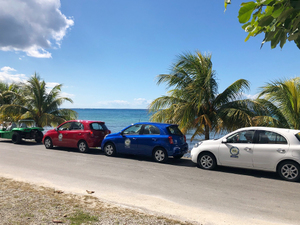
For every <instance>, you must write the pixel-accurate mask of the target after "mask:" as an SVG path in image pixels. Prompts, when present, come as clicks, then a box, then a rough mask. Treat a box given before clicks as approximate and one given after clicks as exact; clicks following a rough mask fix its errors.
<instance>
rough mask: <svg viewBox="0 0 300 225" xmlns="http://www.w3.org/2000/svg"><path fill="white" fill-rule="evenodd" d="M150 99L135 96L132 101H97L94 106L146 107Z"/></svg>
mask: <svg viewBox="0 0 300 225" xmlns="http://www.w3.org/2000/svg"><path fill="white" fill-rule="evenodd" d="M150 102H151V100H146V99H144V98H135V99H133V101H124V100H112V101H99V102H97V104H96V105H95V107H102V108H136V109H138V108H140V109H142V108H147V107H148V105H149V104H150Z"/></svg>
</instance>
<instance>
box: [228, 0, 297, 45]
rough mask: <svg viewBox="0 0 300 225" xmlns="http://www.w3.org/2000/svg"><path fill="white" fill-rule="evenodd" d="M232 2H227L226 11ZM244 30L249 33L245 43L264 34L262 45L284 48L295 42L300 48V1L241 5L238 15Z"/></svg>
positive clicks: (272, 0)
mask: <svg viewBox="0 0 300 225" xmlns="http://www.w3.org/2000/svg"><path fill="white" fill-rule="evenodd" d="M230 3H231V0H225V9H226V8H227V5H228V4H230ZM238 19H239V22H240V23H242V24H243V26H242V28H243V29H244V30H245V31H246V32H247V33H248V36H247V37H246V39H245V41H247V40H248V39H249V38H250V37H254V36H256V35H258V34H260V33H264V34H265V37H264V39H263V42H262V45H263V44H264V43H265V42H268V41H270V42H271V48H275V47H276V46H277V45H278V44H279V45H280V47H281V48H282V47H283V46H284V44H285V43H286V41H287V40H288V41H294V42H295V44H296V45H297V47H298V48H300V30H299V29H300V0H256V2H254V1H249V2H244V3H242V4H241V8H240V10H239V15H238Z"/></svg>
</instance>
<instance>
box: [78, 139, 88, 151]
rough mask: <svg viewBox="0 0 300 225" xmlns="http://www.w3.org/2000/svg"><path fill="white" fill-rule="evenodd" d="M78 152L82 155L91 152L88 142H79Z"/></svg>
mask: <svg viewBox="0 0 300 225" xmlns="http://www.w3.org/2000/svg"><path fill="white" fill-rule="evenodd" d="M78 150H79V151H80V152H82V153H85V152H88V151H89V146H88V145H87V143H86V141H79V142H78Z"/></svg>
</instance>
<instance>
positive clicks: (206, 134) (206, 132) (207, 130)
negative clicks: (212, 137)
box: [204, 125, 209, 140]
mask: <svg viewBox="0 0 300 225" xmlns="http://www.w3.org/2000/svg"><path fill="white" fill-rule="evenodd" d="M204 132H205V140H209V126H208V125H205V131H204Z"/></svg>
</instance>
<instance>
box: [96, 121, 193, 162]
mask: <svg viewBox="0 0 300 225" xmlns="http://www.w3.org/2000/svg"><path fill="white" fill-rule="evenodd" d="M101 148H102V149H103V150H104V153H105V154H106V155H107V156H114V155H116V154H117V153H125V154H133V155H145V156H152V157H153V159H154V160H155V161H157V162H166V161H167V159H168V157H169V156H173V157H174V158H177V159H179V158H181V157H182V156H183V155H184V154H185V153H187V151H188V144H187V143H186V139H185V136H184V135H183V134H182V133H181V131H180V130H179V128H178V125H174V124H166V123H151V122H144V123H135V124H133V125H131V126H128V127H126V128H124V129H123V130H122V131H120V132H118V133H114V134H109V135H107V136H106V137H105V139H104V140H103V142H102V145H101Z"/></svg>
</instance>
